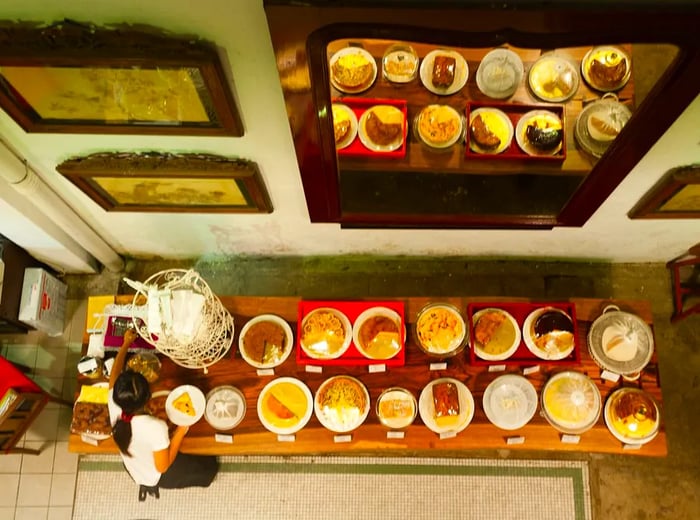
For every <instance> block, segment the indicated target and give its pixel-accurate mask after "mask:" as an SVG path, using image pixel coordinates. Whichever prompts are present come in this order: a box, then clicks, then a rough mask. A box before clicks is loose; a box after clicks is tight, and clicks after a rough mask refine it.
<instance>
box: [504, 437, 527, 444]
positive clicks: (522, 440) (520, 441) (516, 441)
mask: <svg viewBox="0 0 700 520" xmlns="http://www.w3.org/2000/svg"><path fill="white" fill-rule="evenodd" d="M506 444H525V437H523V436H518V437H508V438H507V439H506Z"/></svg>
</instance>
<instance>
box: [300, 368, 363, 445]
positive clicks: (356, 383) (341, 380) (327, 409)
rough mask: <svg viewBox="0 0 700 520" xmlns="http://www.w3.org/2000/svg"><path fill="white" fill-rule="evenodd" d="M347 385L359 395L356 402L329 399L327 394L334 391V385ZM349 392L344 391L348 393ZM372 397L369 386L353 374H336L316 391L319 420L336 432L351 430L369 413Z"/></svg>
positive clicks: (315, 404) (316, 407) (315, 399)
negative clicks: (368, 389) (370, 396)
mask: <svg viewBox="0 0 700 520" xmlns="http://www.w3.org/2000/svg"><path fill="white" fill-rule="evenodd" d="M342 386H346V387H347V388H348V389H352V390H353V393H355V394H356V395H357V399H356V401H355V402H349V401H339V402H333V401H327V400H326V396H328V395H330V394H331V393H332V390H333V388H332V387H342ZM347 393H348V392H343V394H344V395H347ZM369 408H370V398H369V392H368V391H367V387H365V385H364V384H362V382H361V381H360V380H358V379H356V378H354V377H351V376H334V377H331V378H329V379H326V380H325V381H324V382H323V383H321V386H320V387H319V388H318V391H317V392H316V396H315V398H314V412H315V413H316V418H317V419H318V420H319V422H320V423H321V424H322V425H323V426H324V427H325V428H327V429H329V430H330V431H332V432H336V433H347V432H351V431H353V430H354V429H356V428H357V427H359V426H360V425H361V424H362V423H363V422H365V419H367V415H369Z"/></svg>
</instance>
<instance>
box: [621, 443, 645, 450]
mask: <svg viewBox="0 0 700 520" xmlns="http://www.w3.org/2000/svg"><path fill="white" fill-rule="evenodd" d="M641 447H642V445H641V444H623V445H622V449H623V450H638V449H640V448H641Z"/></svg>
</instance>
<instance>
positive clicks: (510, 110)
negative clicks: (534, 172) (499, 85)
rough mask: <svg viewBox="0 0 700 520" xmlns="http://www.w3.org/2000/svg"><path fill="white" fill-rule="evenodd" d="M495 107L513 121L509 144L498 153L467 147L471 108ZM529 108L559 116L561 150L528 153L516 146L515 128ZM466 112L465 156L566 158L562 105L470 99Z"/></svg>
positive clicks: (472, 157) (523, 159) (530, 158)
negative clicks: (542, 153) (561, 132)
mask: <svg viewBox="0 0 700 520" xmlns="http://www.w3.org/2000/svg"><path fill="white" fill-rule="evenodd" d="M485 107H488V108H497V109H498V110H500V111H501V112H503V113H505V114H506V115H507V116H508V119H510V121H511V123H513V140H512V141H511V142H510V146H509V147H508V148H506V149H505V150H503V151H502V152H501V153H498V154H486V153H476V152H474V151H472V150H471V148H470V147H469V140H470V139H471V135H470V132H469V118H470V117H471V113H472V111H473V110H476V109H477V108H485ZM531 110H547V111H549V112H554V113H555V114H556V115H558V116H559V119H561V123H562V129H563V136H562V142H561V150H559V152H557V153H556V154H553V155H530V154H528V153H526V152H524V151H523V150H522V149H521V148H520V146H518V142H517V138H516V135H515V133H516V129H517V127H518V121H520V119H521V118H522V117H523V115H525V114H526V113H528V112H530V111H531ZM466 114H467V123H466V124H467V131H466V132H465V133H466V136H467V138H466V143H467V146H466V152H465V155H466V157H468V158H470V159H482V160H489V161H490V160H509V159H510V160H513V159H517V160H520V161H563V160H564V159H566V120H565V114H564V107H563V106H562V105H517V104H510V103H493V102H476V101H470V102H468V103H467V108H466Z"/></svg>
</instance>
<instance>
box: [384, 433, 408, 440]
mask: <svg viewBox="0 0 700 520" xmlns="http://www.w3.org/2000/svg"><path fill="white" fill-rule="evenodd" d="M404 437H406V432H395V431H388V432H386V438H387V439H403V438H404Z"/></svg>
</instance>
